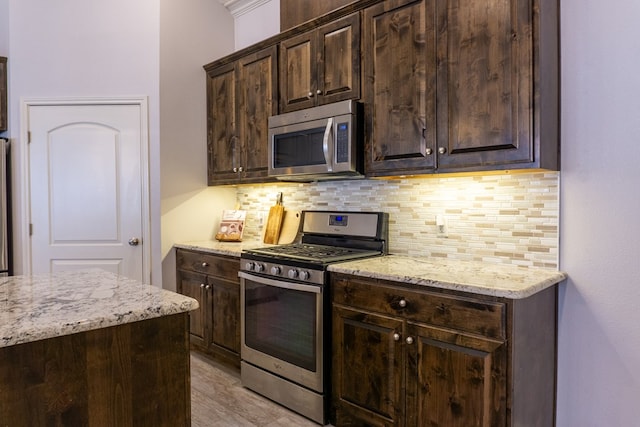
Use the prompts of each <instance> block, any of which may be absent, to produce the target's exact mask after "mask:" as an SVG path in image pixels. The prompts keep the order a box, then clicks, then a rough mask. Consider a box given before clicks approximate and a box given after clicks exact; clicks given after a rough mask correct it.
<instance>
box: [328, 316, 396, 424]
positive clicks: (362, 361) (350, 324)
mask: <svg viewBox="0 0 640 427" xmlns="http://www.w3.org/2000/svg"><path fill="white" fill-rule="evenodd" d="M402 333H403V322H402V321H401V320H398V319H394V318H391V317H386V316H381V315H377V314H372V313H367V312H361V311H355V310H349V309H346V308H344V307H340V306H335V305H334V306H333V367H332V369H333V372H332V378H333V405H334V409H335V414H336V415H335V416H336V420H335V425H336V426H342V425H349V426H400V425H403V422H404V421H403V419H402V418H403V416H404V399H403V397H402V381H403V372H404V364H403V362H402V359H403V350H402V349H403V346H402V343H401V341H400V340H401V339H402ZM396 334H397V336H395V335H396ZM396 338H397V339H398V340H397V341H396Z"/></svg>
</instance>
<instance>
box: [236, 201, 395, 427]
mask: <svg viewBox="0 0 640 427" xmlns="http://www.w3.org/2000/svg"><path fill="white" fill-rule="evenodd" d="M300 229H301V232H302V238H301V242H300V243H293V244H290V245H281V246H271V247H266V248H262V249H253V250H247V251H243V252H242V255H241V262H240V270H241V271H240V273H239V276H240V286H241V319H242V320H241V322H242V324H241V330H242V332H241V338H242V346H241V358H242V362H241V379H242V384H243V385H244V386H245V387H247V388H249V389H252V390H254V391H256V392H258V393H260V394H262V395H264V396H266V397H268V398H269V399H271V400H274V401H276V402H278V403H280V404H282V405H284V406H286V407H288V408H290V409H292V410H293V411H296V412H298V413H300V414H302V415H304V416H306V417H307V418H310V419H312V420H314V421H316V422H317V423H320V424H325V423H326V422H327V416H328V409H329V400H330V399H329V392H330V389H331V387H330V382H329V381H330V375H331V373H330V362H331V354H330V352H331V339H330V336H331V324H330V322H331V302H330V292H329V285H330V284H329V282H328V273H327V267H328V266H329V265H330V264H331V263H336V262H341V261H347V260H354V259H358V258H367V257H373V256H380V255H384V254H386V253H387V240H388V234H389V233H388V216H387V214H385V213H382V212H336V211H303V212H302V219H301V225H300Z"/></svg>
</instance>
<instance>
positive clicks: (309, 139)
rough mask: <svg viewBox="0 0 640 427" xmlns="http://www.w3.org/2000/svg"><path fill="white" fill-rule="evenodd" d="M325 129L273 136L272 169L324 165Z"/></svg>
mask: <svg viewBox="0 0 640 427" xmlns="http://www.w3.org/2000/svg"><path fill="white" fill-rule="evenodd" d="M324 131H325V128H323V127H320V128H315V129H309V130H305V131H303V132H291V133H286V134H282V135H275V136H274V144H273V167H274V168H289V167H294V166H311V165H324V164H326V163H327V161H326V160H325V158H324V151H323V150H322V143H323V139H324Z"/></svg>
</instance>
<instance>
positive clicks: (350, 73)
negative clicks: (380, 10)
mask: <svg viewBox="0 0 640 427" xmlns="http://www.w3.org/2000/svg"><path fill="white" fill-rule="evenodd" d="M279 64H280V65H279V81H280V112H281V113H284V112H288V111H294V110H299V109H303V108H309V107H313V106H316V105H322V104H328V103H331V102H337V101H342V100H345V99H357V98H359V97H360V15H359V13H353V14H351V15H348V16H346V17H344V18H340V19H337V20H335V21H333V22H330V23H328V24H326V25H323V26H321V27H319V28H317V29H314V30H311V31H308V32H305V33H302V34H298V35H295V36H293V37H290V38H287V39H284V40H282V41H281V42H280V58H279Z"/></svg>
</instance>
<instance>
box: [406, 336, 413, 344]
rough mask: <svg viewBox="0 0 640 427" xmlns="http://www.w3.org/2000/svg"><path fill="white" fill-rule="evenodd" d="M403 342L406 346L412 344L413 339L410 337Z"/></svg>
mask: <svg viewBox="0 0 640 427" xmlns="http://www.w3.org/2000/svg"><path fill="white" fill-rule="evenodd" d="M405 341H406V342H407V344H413V338H412V337H407V339H406V340H405Z"/></svg>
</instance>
